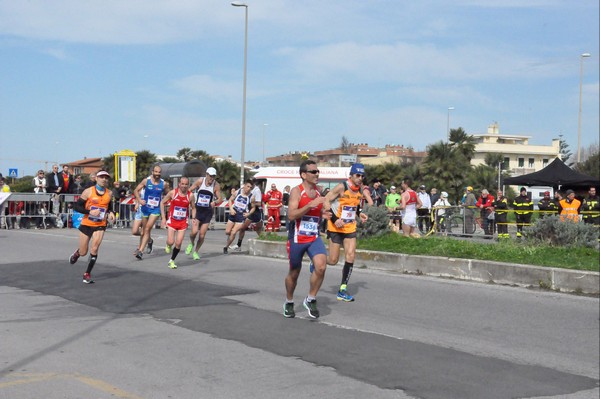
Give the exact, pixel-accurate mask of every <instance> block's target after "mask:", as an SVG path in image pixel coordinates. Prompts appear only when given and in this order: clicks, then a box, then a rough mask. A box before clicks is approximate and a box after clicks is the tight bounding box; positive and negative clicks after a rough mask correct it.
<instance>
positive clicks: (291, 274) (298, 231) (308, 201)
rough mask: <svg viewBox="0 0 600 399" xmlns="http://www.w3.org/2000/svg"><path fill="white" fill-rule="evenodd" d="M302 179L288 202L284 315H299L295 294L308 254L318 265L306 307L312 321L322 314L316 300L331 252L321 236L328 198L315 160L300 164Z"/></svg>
mask: <svg viewBox="0 0 600 399" xmlns="http://www.w3.org/2000/svg"><path fill="white" fill-rule="evenodd" d="M300 177H301V178H302V184H300V185H299V186H296V187H294V188H293V189H292V191H291V192H290V199H289V203H288V216H289V220H290V226H289V229H288V242H287V248H288V257H289V260H290V269H289V271H288V274H287V276H286V278H285V290H286V300H285V303H284V304H283V315H284V316H285V317H288V318H291V317H294V316H296V313H295V311H294V291H295V290H296V285H297V284H298V277H299V276H300V270H301V269H302V258H303V257H304V254H305V253H306V254H308V256H309V257H310V258H311V261H312V263H313V264H314V265H315V271H314V273H312V274H311V275H310V289H309V292H308V296H307V297H306V298H305V299H304V302H303V305H304V307H305V308H306V310H308V316H309V317H310V318H312V319H318V318H319V316H320V314H319V310H318V309H317V298H316V297H317V293H318V292H319V289H320V288H321V284H323V280H324V279H325V270H326V268H327V250H326V249H325V245H324V244H323V241H322V240H321V235H320V234H319V226H320V224H321V217H323V216H326V215H322V209H323V203H324V202H325V197H322V196H321V194H320V193H319V188H318V187H317V182H318V180H319V169H317V164H316V163H315V161H311V160H306V161H304V162H302V163H301V164H300Z"/></svg>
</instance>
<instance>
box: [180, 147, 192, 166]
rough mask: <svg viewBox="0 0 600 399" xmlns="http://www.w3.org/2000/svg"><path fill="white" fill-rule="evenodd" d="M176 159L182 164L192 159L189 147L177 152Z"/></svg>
mask: <svg viewBox="0 0 600 399" xmlns="http://www.w3.org/2000/svg"><path fill="white" fill-rule="evenodd" d="M177 158H179V159H180V160H181V161H182V162H187V161H189V160H190V159H193V158H194V157H193V155H192V149H191V148H190V147H183V148H182V149H180V150H179V151H177Z"/></svg>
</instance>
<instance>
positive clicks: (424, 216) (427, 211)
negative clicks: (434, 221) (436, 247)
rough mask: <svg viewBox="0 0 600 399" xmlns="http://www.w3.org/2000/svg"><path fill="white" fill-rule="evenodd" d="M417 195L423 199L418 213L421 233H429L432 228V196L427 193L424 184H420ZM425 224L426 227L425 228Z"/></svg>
mask: <svg viewBox="0 0 600 399" xmlns="http://www.w3.org/2000/svg"><path fill="white" fill-rule="evenodd" d="M417 196H418V197H419V199H420V200H421V204H422V205H421V207H420V208H419V209H417V215H418V216H419V230H420V231H421V233H425V234H427V233H428V232H429V230H431V197H430V196H429V194H427V191H426V187H425V185H424V184H421V185H420V186H419V191H418V192H417ZM423 224H425V229H423Z"/></svg>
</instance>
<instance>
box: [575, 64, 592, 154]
mask: <svg viewBox="0 0 600 399" xmlns="http://www.w3.org/2000/svg"><path fill="white" fill-rule="evenodd" d="M590 56H591V54H590V53H583V54H581V55H580V56H579V119H578V121H577V163H579V162H581V92H582V89H583V59H584V58H588V57H590Z"/></svg>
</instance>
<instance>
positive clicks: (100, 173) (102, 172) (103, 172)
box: [96, 170, 110, 177]
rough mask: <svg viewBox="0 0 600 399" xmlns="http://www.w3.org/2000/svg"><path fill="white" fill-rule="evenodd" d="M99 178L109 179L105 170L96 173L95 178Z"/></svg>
mask: <svg viewBox="0 0 600 399" xmlns="http://www.w3.org/2000/svg"><path fill="white" fill-rule="evenodd" d="M100 176H106V177H110V174H109V173H108V172H107V171H105V170H101V171H100V172H98V173H96V177H100Z"/></svg>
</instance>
